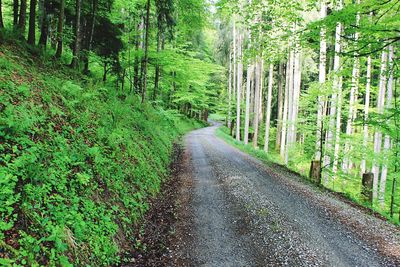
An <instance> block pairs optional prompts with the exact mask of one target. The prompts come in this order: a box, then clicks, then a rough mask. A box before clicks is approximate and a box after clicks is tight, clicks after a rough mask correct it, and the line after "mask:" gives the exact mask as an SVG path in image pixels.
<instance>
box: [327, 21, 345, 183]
mask: <svg viewBox="0 0 400 267" xmlns="http://www.w3.org/2000/svg"><path fill="white" fill-rule="evenodd" d="M341 32H342V23H341V22H338V23H336V31H335V56H334V60H333V72H334V76H333V90H334V92H333V94H332V97H331V108H330V112H329V126H328V127H329V128H328V132H327V137H326V143H325V155H324V166H325V167H328V166H330V164H331V157H330V154H331V153H332V147H333V137H334V132H335V119H336V115H337V107H338V102H339V101H338V93H339V90H341V88H340V79H341V78H340V77H339V71H340V52H341ZM337 123H338V122H337V121H336V125H337ZM339 123H340V121H339ZM334 157H335V153H334ZM327 182H328V175H327V174H325V175H324V183H325V184H326V183H327Z"/></svg>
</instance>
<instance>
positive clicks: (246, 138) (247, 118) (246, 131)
mask: <svg viewBox="0 0 400 267" xmlns="http://www.w3.org/2000/svg"><path fill="white" fill-rule="evenodd" d="M253 71H254V66H253V65H252V64H250V65H248V66H247V79H246V110H245V117H244V136H243V142H244V144H245V145H247V144H248V143H249V124H250V90H251V80H252V79H253Z"/></svg>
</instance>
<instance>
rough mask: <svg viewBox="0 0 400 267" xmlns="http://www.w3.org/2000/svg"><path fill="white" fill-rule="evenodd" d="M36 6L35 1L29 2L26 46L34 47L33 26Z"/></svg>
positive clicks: (34, 24)
mask: <svg viewBox="0 0 400 267" xmlns="http://www.w3.org/2000/svg"><path fill="white" fill-rule="evenodd" d="M36 4H37V0H31V2H30V6H29V31H28V44H30V45H35V42H36V38H35V26H36Z"/></svg>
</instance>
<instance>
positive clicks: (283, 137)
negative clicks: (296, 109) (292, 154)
mask: <svg viewBox="0 0 400 267" xmlns="http://www.w3.org/2000/svg"><path fill="white" fill-rule="evenodd" d="M290 60H291V59H290V54H289V58H288V61H287V63H286V82H285V96H284V97H285V100H284V103H283V114H282V132H281V144H280V155H281V158H282V159H284V157H285V151H286V132H287V117H288V105H289V74H290V70H291V67H290V63H291V61H290Z"/></svg>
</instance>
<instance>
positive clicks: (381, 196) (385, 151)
mask: <svg viewBox="0 0 400 267" xmlns="http://www.w3.org/2000/svg"><path fill="white" fill-rule="evenodd" d="M393 72H394V48H393V46H389V80H388V83H387V93H386V109H390V108H392V98H393ZM390 142H391V140H390V136H389V135H387V134H386V135H385V139H384V142H383V156H384V160H383V164H382V173H381V180H380V184H379V196H378V200H379V204H380V206H381V208H382V209H384V208H385V192H386V181H387V174H388V162H389V159H388V154H389V149H390V144H391V143H390Z"/></svg>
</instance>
